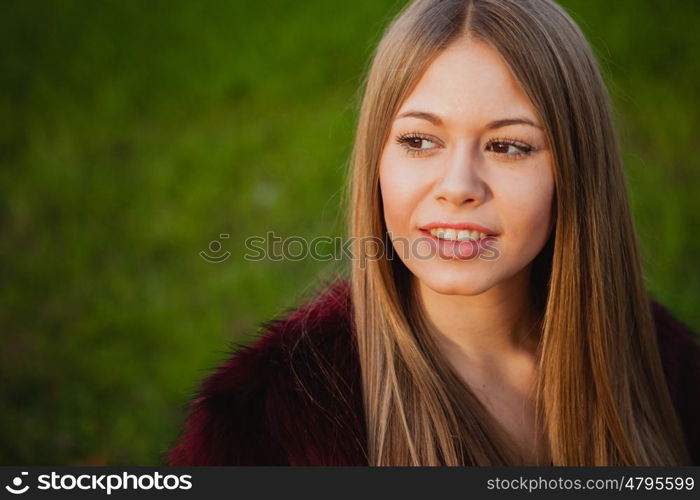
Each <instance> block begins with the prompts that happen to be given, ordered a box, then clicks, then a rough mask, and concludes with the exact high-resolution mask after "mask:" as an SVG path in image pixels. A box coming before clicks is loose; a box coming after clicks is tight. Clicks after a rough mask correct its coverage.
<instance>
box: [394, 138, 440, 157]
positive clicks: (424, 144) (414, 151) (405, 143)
mask: <svg viewBox="0 0 700 500" xmlns="http://www.w3.org/2000/svg"><path fill="white" fill-rule="evenodd" d="M396 142H397V144H399V145H400V146H401V147H402V148H404V149H405V150H406V153H408V154H409V155H420V154H423V153H425V152H427V151H430V150H431V149H435V148H436V147H437V144H436V142H435V141H434V140H433V139H431V138H429V137H425V136H422V135H416V134H406V135H400V136H399V137H397V138H396Z"/></svg>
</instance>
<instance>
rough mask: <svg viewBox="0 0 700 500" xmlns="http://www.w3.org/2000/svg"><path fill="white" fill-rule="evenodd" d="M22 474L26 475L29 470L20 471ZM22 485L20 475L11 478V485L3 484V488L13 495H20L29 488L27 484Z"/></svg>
mask: <svg viewBox="0 0 700 500" xmlns="http://www.w3.org/2000/svg"><path fill="white" fill-rule="evenodd" d="M21 474H22V476H26V475H28V474H29V472H22V473H21ZM21 486H22V478H21V477H20V476H17V477H15V478H14V479H13V480H12V486H10V485H7V486H5V489H6V490H7V491H9V492H10V493H12V494H13V495H21V494H22V493H26V492H27V490H28V489H29V485H25V486H24V488H22V487H21Z"/></svg>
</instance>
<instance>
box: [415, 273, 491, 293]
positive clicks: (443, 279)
mask: <svg viewBox="0 0 700 500" xmlns="http://www.w3.org/2000/svg"><path fill="white" fill-rule="evenodd" d="M427 274H428V273H420V274H418V273H416V276H417V277H418V279H419V280H420V281H421V283H422V284H423V285H425V286H427V287H428V288H430V289H431V290H433V291H434V292H436V293H440V294H443V295H479V294H482V293H484V292H485V291H487V290H488V289H490V288H491V287H493V286H494V285H495V284H496V276H495V275H494V274H493V272H489V273H488V276H487V275H485V273H483V272H474V271H464V272H454V270H452V271H444V272H440V271H438V272H433V273H430V274H429V275H427Z"/></svg>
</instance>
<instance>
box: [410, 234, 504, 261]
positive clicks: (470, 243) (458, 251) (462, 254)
mask: <svg viewBox="0 0 700 500" xmlns="http://www.w3.org/2000/svg"><path fill="white" fill-rule="evenodd" d="M437 227H446V226H437ZM420 231H421V234H423V235H424V236H426V237H427V241H428V242H429V243H430V245H431V250H432V255H435V254H437V255H438V256H440V257H442V258H444V259H459V260H470V259H474V258H476V257H477V256H479V255H480V254H482V253H483V252H485V251H486V250H491V251H493V243H494V242H495V241H496V239H497V238H496V237H495V236H493V235H488V236H486V237H485V238H481V239H478V240H467V241H456V240H444V239H442V238H438V237H437V236H435V235H433V234H432V233H431V232H430V231H429V230H426V229H421V230H420Z"/></svg>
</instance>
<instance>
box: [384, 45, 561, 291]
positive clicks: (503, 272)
mask: <svg viewBox="0 0 700 500" xmlns="http://www.w3.org/2000/svg"><path fill="white" fill-rule="evenodd" d="M396 116H397V118H396V119H395V121H394V122H393V123H392V127H391V133H390V135H389V140H388V142H387V143H386V144H385V146H384V150H383V152H382V157H381V160H380V167H379V178H380V186H381V192H382V200H383V206H384V218H385V222H386V226H387V229H388V231H389V233H390V237H391V239H392V243H393V245H394V248H395V252H394V254H395V256H398V257H399V258H401V260H402V261H403V262H404V264H405V265H406V266H407V267H408V268H409V269H410V270H411V272H412V273H413V274H414V275H415V276H416V277H417V278H418V279H419V280H420V281H421V282H422V283H423V284H424V285H427V286H428V287H430V288H431V289H433V290H434V291H436V292H438V293H445V294H460V295H475V294H479V293H482V292H485V291H486V290H489V289H490V288H491V287H493V286H495V285H498V284H501V283H505V282H506V281H507V280H508V279H510V278H513V277H514V276H515V275H516V274H518V273H519V272H521V271H523V270H527V268H528V265H529V264H530V263H531V261H532V259H534V257H535V256H536V255H537V254H538V253H539V252H540V250H541V249H542V248H543V246H544V244H545V243H546V241H547V238H548V236H549V232H550V230H551V226H552V220H551V219H552V217H551V215H552V199H553V193H554V178H553V173H552V160H551V155H550V150H549V147H548V144H547V139H546V135H545V132H544V130H543V129H542V128H541V126H542V124H541V123H539V121H538V119H537V114H536V112H535V109H534V108H533V106H532V105H531V103H530V101H529V99H528V98H527V96H526V95H525V93H524V92H523V91H522V89H521V88H520V87H519V85H518V84H517V82H516V81H515V79H514V78H513V77H512V75H511V74H510V71H509V70H508V67H507V66H506V64H505V62H504V61H503V60H502V59H501V57H500V55H499V54H498V52H496V51H495V50H494V49H492V48H491V47H490V46H488V45H486V44H484V43H481V42H466V41H459V42H456V43H455V44H453V45H451V46H450V47H448V48H447V49H446V50H445V51H443V52H442V53H441V54H439V56H438V57H437V58H436V59H435V60H434V61H433V62H432V64H431V65H430V66H429V67H428V69H427V71H426V72H425V73H424V75H423V76H422V78H421V79H420V81H419V82H418V84H417V86H416V87H415V89H414V90H413V92H412V93H411V94H410V95H409V96H408V97H407V98H406V100H405V101H404V103H403V104H402V105H401V107H400V109H399V111H398V112H397V114H396ZM484 234H485V235H487V237H486V238H484Z"/></svg>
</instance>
